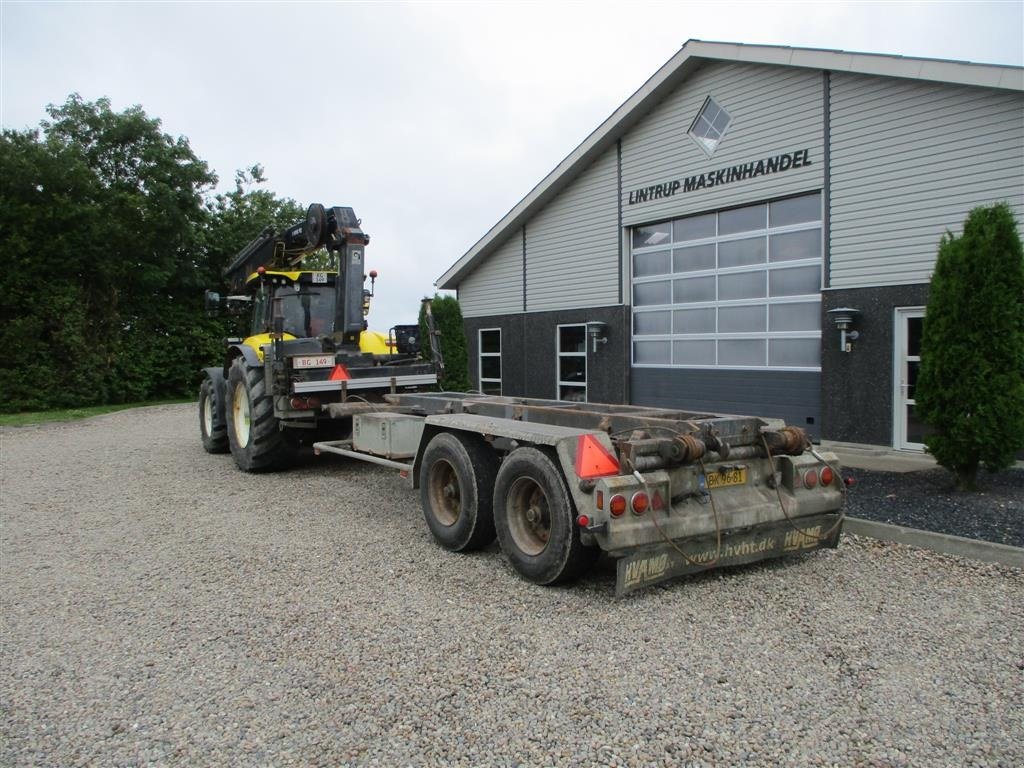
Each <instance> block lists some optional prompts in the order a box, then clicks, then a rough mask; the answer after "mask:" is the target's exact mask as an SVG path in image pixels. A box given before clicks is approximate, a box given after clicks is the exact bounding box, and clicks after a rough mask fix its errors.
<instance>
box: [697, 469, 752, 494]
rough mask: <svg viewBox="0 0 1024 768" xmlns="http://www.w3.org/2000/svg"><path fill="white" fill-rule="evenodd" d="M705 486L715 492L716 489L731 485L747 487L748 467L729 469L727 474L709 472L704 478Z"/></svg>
mask: <svg viewBox="0 0 1024 768" xmlns="http://www.w3.org/2000/svg"><path fill="white" fill-rule="evenodd" d="M704 484H705V485H706V486H707V488H708V490H711V491H713V490H715V489H716V488H725V487H726V486H730V485H746V484H747V468H746V467H735V468H733V469H727V470H726V471H725V472H708V473H707V474H706V475H705V476H704Z"/></svg>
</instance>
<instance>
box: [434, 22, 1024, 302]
mask: <svg viewBox="0 0 1024 768" xmlns="http://www.w3.org/2000/svg"><path fill="white" fill-rule="evenodd" d="M708 61H730V62H740V63H745V64H773V65H776V66H788V67H803V68H807V69H820V70H830V71H833V72H852V73H856V74H862V75H878V76H881V77H901V78H905V79H910V80H924V81H931V82H939V83H951V84H954V85H971V86H979V87H983V88H999V89H1004V90H1011V91H1024V67H1015V66H1005V65H998V64H974V63H972V62H967V61H951V60H946V59H920V58H912V57H909V56H892V55H888V54H877V53H851V52H849V51H835V50H826V49H819V48H791V47H788V46H778V45H746V44H744V43H721V42H708V41H704V40H687V41H686V43H685V44H684V45H683V47H682V48H680V49H679V52H678V53H676V55H675V56H673V57H672V58H671V59H669V60H668V61H667V62H666V63H665V64H664V65H663V66H662V67H661V69H659V70H658V71H657V72H655V73H654V74H653V75H652V76H651V77H650V78H649V79H648V80H647V82H646V83H644V84H643V85H642V86H641V87H640V88H639V90H637V91H636V93H634V94H633V95H632V96H630V97H629V98H628V99H627V100H626V101H625V102H624V103H623V104H622V106H620V107H619V108H618V109H616V110H615V111H614V112H613V113H612V114H611V116H610V117H609V118H608V119H607V120H605V121H604V122H603V123H601V124H600V125H599V126H598V127H597V128H596V129H595V130H594V131H593V133H591V134H590V135H589V136H587V138H586V139H584V140H583V142H582V143H581V144H580V145H579V146H578V147H576V149H574V150H573V151H572V152H570V153H569V155H568V156H567V157H566V158H565V159H564V160H562V162H561V163H559V164H558V166H556V167H555V169H554V170H553V171H551V173H549V174H548V175H547V176H545V177H544V178H543V179H541V181H540V183H538V184H537V186H535V187H534V188H533V189H532V190H530V192H529V194H528V195H526V197H524V198H523V199H522V200H520V201H519V202H518V203H517V204H516V205H515V207H513V208H512V210H510V211H509V212H508V213H506V214H505V216H504V217H503V218H502V219H501V221H499V222H498V223H497V224H495V225H494V226H493V227H491V228H490V229H489V230H488V231H487V233H486V234H485V235H484V236H483V237H482V238H480V239H479V240H478V241H477V242H476V243H475V244H474V245H473V247H472V248H470V249H469V250H468V251H466V253H465V254H463V256H462V258H460V259H459V260H458V261H456V262H455V263H454V264H453V265H452V266H451V267H449V268H448V270H447V271H446V272H445V273H444V274H443V275H441V276H440V277H439V278H438V279H437V283H436V285H437V287H438V288H455V287H456V286H457V285H458V284H459V283H460V282H461V281H462V280H463V279H464V278H465V277H466V275H467V274H468V273H469V272H470V271H471V270H472V269H473V268H474V267H475V266H476V265H477V264H479V263H480V262H481V261H482V260H484V259H485V258H487V256H489V255H490V254H491V253H492V252H493V251H494V250H495V249H496V248H497V247H498V246H499V245H501V244H502V243H503V242H504V241H505V240H506V238H507V237H508V236H509V235H510V234H511V233H513V232H514V231H516V230H517V229H519V228H520V227H521V226H523V224H525V223H526V221H527V220H528V219H530V218H531V217H532V216H533V215H534V214H535V213H536V212H537V211H538V210H539V209H540V208H542V207H543V206H544V205H546V204H547V203H548V202H549V201H550V200H551V199H552V198H553V197H555V196H556V195H557V194H558V193H559V192H561V191H562V190H563V189H564V188H565V187H566V186H568V184H569V183H570V182H571V181H572V180H573V179H575V178H576V176H578V175H579V173H580V172H582V171H583V170H584V169H585V168H586V167H587V166H589V165H590V164H591V163H592V162H594V161H595V160H596V159H597V158H598V157H599V156H600V155H601V154H602V153H603V152H604V151H605V150H607V149H608V148H609V147H611V146H613V145H614V144H615V142H616V141H617V140H618V139H619V138H621V137H622V136H623V135H624V134H625V133H627V132H628V131H629V129H630V128H632V127H633V126H634V125H635V124H636V123H637V122H639V121H640V119H641V118H642V117H643V116H644V115H645V114H646V113H647V112H648V110H649V109H650V108H651V107H653V106H654V105H655V104H657V103H658V102H659V101H661V100H662V99H663V98H665V97H666V96H667V95H668V94H669V93H670V92H671V91H673V90H674V89H675V88H677V87H678V86H679V84H680V83H682V82H683V81H684V80H686V79H687V78H688V77H689V76H690V74H692V73H693V72H694V70H696V69H697V68H698V67H700V66H701V65H703V64H704V63H706V62H708Z"/></svg>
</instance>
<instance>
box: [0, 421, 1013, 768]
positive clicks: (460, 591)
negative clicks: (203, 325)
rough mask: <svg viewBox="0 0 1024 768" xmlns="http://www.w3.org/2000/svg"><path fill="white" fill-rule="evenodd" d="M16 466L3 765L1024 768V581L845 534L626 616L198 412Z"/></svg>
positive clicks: (681, 588)
mask: <svg viewBox="0 0 1024 768" xmlns="http://www.w3.org/2000/svg"><path fill="white" fill-rule="evenodd" d="M0 451H2V455H0V463H2V487H0V492H2V519H0V526H2V527H0V533H2V548H0V567H2V586H0V600H2V625H0V626H2V650H0V723H2V725H0V765H5V766H11V765H54V766H72V765H102V766H121V765H174V764H177V765H202V766H218V765H238V766H254V765H325V766H335V765H349V764H351V765H379V766H399V765H499V766H513V765H528V766H534V765H537V766H541V765H554V766H564V765H587V766H590V765H651V766H655V765H657V766H661V765H694V766H703V765H708V766H711V765H737V764H746V765H764V766H775V765H798V766H803V765H842V766H847V765H864V766H902V765H907V766H930V765H935V766H960V765H1001V766H1019V765H1021V764H1024V608H1022V606H1024V572H1020V571H1014V570H1010V569H1003V568H1000V567H997V566H991V565H982V564H978V563H974V562H970V561H964V560H958V559H955V558H950V557H944V556H939V555H933V554H930V553H925V552H921V551H916V550H912V549H908V548H905V547H902V546H899V545H888V544H879V543H876V542H873V541H870V540H866V539H854V538H852V537H846V538H845V539H844V540H843V543H842V544H841V545H840V548H839V549H838V550H835V551H823V552H818V553H812V554H809V555H805V556H802V557H798V558H795V559H788V560H783V561H772V562H770V563H767V564H759V565H753V566H747V567H743V568H738V569H733V570H730V571H724V572H723V571H717V572H712V573H709V574H704V575H701V576H697V577H691V578H688V579H680V580H676V581H674V582H671V583H669V584H668V585H663V586H661V587H657V588H654V589H650V590H647V591H645V592H640V593H637V594H635V595H632V596H630V597H627V598H624V599H621V600H616V599H614V597H613V591H614V573H613V571H612V570H611V568H610V567H608V566H605V567H603V568H598V570H597V571H596V572H595V573H594V574H593V575H591V576H590V577H589V578H587V579H586V580H585V581H583V582H582V583H579V584H577V585H575V586H574V587H572V588H565V589H545V588H540V587H535V586H532V585H530V584H527V583H525V582H523V581H521V580H519V579H518V578H517V577H516V576H515V574H514V572H513V571H512V570H511V569H510V568H509V567H508V566H507V565H506V564H505V562H504V561H503V559H502V558H501V556H500V553H498V552H497V551H496V550H495V549H494V548H493V547H492V548H491V549H490V550H488V551H485V552H483V553H480V554H477V555H472V556H466V555H453V554H449V553H446V552H444V551H442V550H441V549H439V548H438V547H436V546H435V545H434V544H433V543H432V541H431V539H430V538H429V535H428V534H427V531H426V528H425V526H424V525H423V523H422V519H421V517H420V512H419V507H418V501H417V497H416V496H415V495H414V494H413V493H412V492H410V491H409V490H407V489H406V488H405V487H404V485H403V484H402V482H401V481H400V480H399V478H398V477H397V475H396V474H395V473H393V472H390V471H387V470H381V469H377V468H373V467H370V466H368V465H362V464H359V463H355V462H346V461H343V460H340V459H334V458H322V459H311V460H310V462H309V463H307V464H306V465H304V466H303V467H301V468H299V469H297V470H294V471H292V472H289V473H286V474H280V475H269V476H267V475H264V476H246V475H243V474H242V473H239V472H237V471H236V470H235V469H234V465H233V463H232V461H231V459H230V458H229V457H226V456H208V455H206V454H204V453H203V452H202V450H201V448H200V446H199V439H198V435H197V429H196V425H195V415H194V410H193V408H192V407H189V406H159V407H154V408H147V409H141V410H134V411H124V412H120V413H116V414H111V415H108V416H101V417H97V418H94V419H90V420H87V421H83V422H74V423H65V424H54V425H43V426H38V427H25V428H19V429H6V430H4V431H3V432H2V434H0ZM271 501H272V502H273V503H271Z"/></svg>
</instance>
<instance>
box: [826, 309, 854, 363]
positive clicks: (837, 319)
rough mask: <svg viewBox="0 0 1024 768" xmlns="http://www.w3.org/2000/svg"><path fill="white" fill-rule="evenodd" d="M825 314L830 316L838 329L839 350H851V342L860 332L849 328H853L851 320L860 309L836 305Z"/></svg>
mask: <svg viewBox="0 0 1024 768" xmlns="http://www.w3.org/2000/svg"><path fill="white" fill-rule="evenodd" d="M826 314H828V315H829V316H831V318H832V322H833V323H835V324H836V328H838V329H839V351H840V352H852V351H853V342H855V341H856V340H857V339H858V338H860V334H859V333H858V332H857V331H853V330H850V329H851V328H853V321H854V320H856V318H857V315H859V314H860V310H859V309H852V308H851V307H838V308H837V309H830V310H829V311H828V312H827V313H826Z"/></svg>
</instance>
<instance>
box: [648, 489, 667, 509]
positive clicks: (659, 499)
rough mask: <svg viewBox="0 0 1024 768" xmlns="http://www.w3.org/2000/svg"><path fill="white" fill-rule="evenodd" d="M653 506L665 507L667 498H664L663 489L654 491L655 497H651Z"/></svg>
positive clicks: (657, 507) (655, 507) (656, 507)
mask: <svg viewBox="0 0 1024 768" xmlns="http://www.w3.org/2000/svg"><path fill="white" fill-rule="evenodd" d="M651 507H653V508H654V509H664V508H665V499H663V498H662V496H661V491H655V492H654V498H653V499H651Z"/></svg>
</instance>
